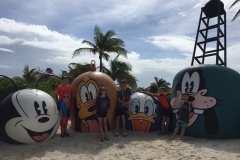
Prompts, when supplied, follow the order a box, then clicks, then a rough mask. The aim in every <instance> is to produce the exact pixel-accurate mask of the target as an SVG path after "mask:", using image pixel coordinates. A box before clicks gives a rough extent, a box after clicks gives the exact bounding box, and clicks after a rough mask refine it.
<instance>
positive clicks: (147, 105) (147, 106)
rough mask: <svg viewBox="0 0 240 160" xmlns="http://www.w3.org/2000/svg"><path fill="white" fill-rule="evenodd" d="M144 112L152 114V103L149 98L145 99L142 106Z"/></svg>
mask: <svg viewBox="0 0 240 160" xmlns="http://www.w3.org/2000/svg"><path fill="white" fill-rule="evenodd" d="M144 113H145V114H146V115H147V116H151V115H153V113H154V105H153V102H152V101H150V100H147V101H146V103H145V106H144Z"/></svg>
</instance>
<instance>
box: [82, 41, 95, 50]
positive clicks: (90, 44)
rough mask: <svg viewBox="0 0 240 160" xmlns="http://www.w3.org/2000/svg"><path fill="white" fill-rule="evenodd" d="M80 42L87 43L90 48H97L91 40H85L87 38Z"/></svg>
mask: <svg viewBox="0 0 240 160" xmlns="http://www.w3.org/2000/svg"><path fill="white" fill-rule="evenodd" d="M82 43H83V44H87V45H89V46H90V47H92V48H97V47H96V46H95V44H93V43H92V42H89V41H87V40H83V41H82Z"/></svg>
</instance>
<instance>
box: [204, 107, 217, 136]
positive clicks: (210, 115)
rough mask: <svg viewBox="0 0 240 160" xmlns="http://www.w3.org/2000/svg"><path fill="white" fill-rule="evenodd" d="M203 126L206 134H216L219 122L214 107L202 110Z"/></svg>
mask: <svg viewBox="0 0 240 160" xmlns="http://www.w3.org/2000/svg"><path fill="white" fill-rule="evenodd" d="M204 117H205V119H204V126H205V131H206V132H207V133H208V134H217V133H218V132H219V124H218V118H217V114H216V112H215V110H214V108H209V109H206V110H205V111H204Z"/></svg>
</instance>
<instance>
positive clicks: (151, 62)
mask: <svg viewBox="0 0 240 160" xmlns="http://www.w3.org/2000/svg"><path fill="white" fill-rule="evenodd" d="M233 1H234V0H232V1H229V0H222V2H224V5H225V10H226V12H227V54H228V55H227V56H228V67H230V68H232V69H234V70H236V71H238V72H240V64H239V61H240V54H239V53H240V32H239V27H240V18H238V19H237V20H236V21H235V22H231V19H232V17H233V16H234V14H235V13H236V12H237V10H238V9H239V8H240V4H237V5H236V6H235V7H233V8H232V9H230V10H229V6H230V5H231V4H232V3H233ZM207 2H208V1H207V0H181V1H166V0H151V1H146V0H138V1H136V0H126V1H119V0H116V1H111V0H102V1H97V0H91V1H88V0H81V1H78V0H72V1H67V0H61V1H59V0H51V1H49V0H41V1H38V0H31V1H28V2H27V1H26V2H23V1H19V0H8V1H0V74H4V75H7V76H9V77H13V76H22V70H23V67H24V66H25V65H29V67H30V68H38V67H40V68H41V69H44V70H45V69H46V68H47V67H50V68H52V69H53V71H54V73H55V74H57V75H58V74H60V70H61V69H62V70H67V69H68V68H67V66H68V64H69V63H72V62H76V63H90V62H91V60H95V61H96V62H97V65H99V59H98V56H94V55H91V54H87V53H86V54H82V55H80V56H77V57H74V58H72V53H73V51H74V50H75V49H77V48H80V47H86V46H84V45H83V44H82V43H81V42H82V40H84V39H85V40H88V41H91V42H93V30H94V26H95V25H98V26H99V27H100V28H101V30H102V32H104V33H105V32H106V31H108V30H110V29H112V30H115V31H116V32H117V37H118V38H121V39H122V40H123V41H124V42H125V44H126V49H127V50H128V59H123V58H121V60H123V61H126V62H128V63H130V64H131V65H132V67H133V70H132V74H133V75H134V76H135V77H137V79H138V86H139V87H147V86H149V84H150V83H151V82H153V81H154V79H153V78H154V77H155V76H156V77H159V78H164V79H166V80H167V81H169V82H170V83H172V80H173V78H174V76H175V75H176V73H177V72H178V71H180V70H181V69H183V68H185V67H188V66H190V64H191V56H192V52H193V47H194V41H195V36H196V31H197V26H198V20H199V15H200V11H201V7H203V6H204V5H205V4H206V3H207ZM115 56H116V55H115V54H111V59H113V58H115ZM207 63H214V61H212V60H211V59H209V61H207ZM104 64H105V65H106V67H108V62H106V61H104Z"/></svg>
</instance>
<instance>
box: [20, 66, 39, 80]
mask: <svg viewBox="0 0 240 160" xmlns="http://www.w3.org/2000/svg"><path fill="white" fill-rule="evenodd" d="M38 74H39V73H38V72H37V71H36V68H33V69H31V70H30V69H29V67H28V65H26V66H25V67H24V69H23V76H22V77H23V79H24V80H25V81H26V82H28V83H34V82H36V80H37V75H38Z"/></svg>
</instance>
